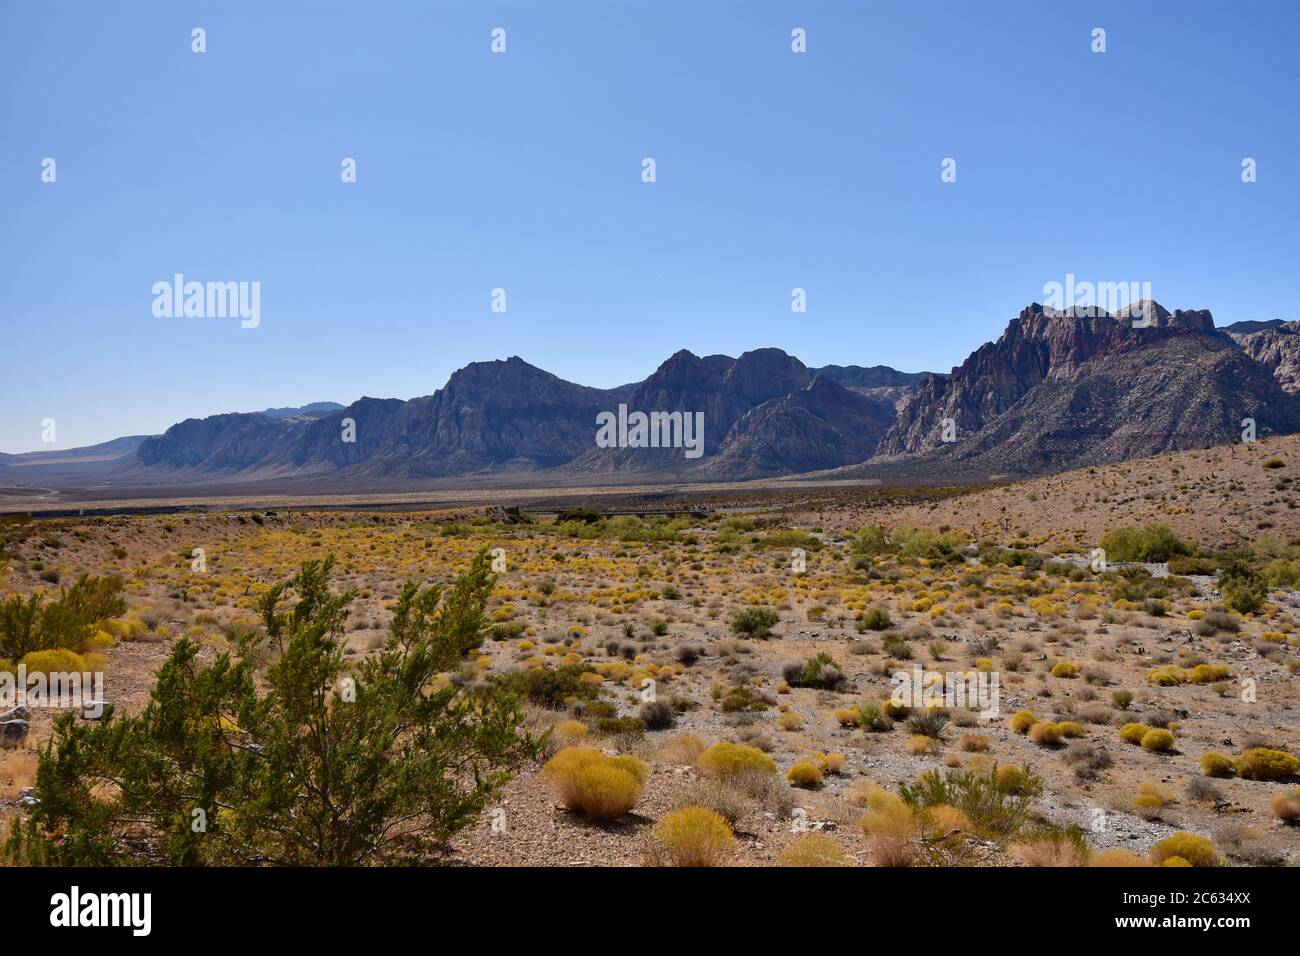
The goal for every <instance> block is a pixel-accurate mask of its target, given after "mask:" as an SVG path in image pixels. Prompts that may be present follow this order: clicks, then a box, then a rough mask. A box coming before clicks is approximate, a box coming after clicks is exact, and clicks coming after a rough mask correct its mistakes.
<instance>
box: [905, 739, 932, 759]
mask: <svg viewBox="0 0 1300 956" xmlns="http://www.w3.org/2000/svg"><path fill="white" fill-rule="evenodd" d="M938 749H939V741H938V739H937V738H935V737H927V736H926V735H925V734H912V736H910V737H908V738H907V752H908V753H909V754H912V755H913V756H917V755H919V754H928V753H935V752H937V751H938Z"/></svg>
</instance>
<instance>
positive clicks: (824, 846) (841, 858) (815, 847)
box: [776, 832, 849, 866]
mask: <svg viewBox="0 0 1300 956" xmlns="http://www.w3.org/2000/svg"><path fill="white" fill-rule="evenodd" d="M776 860H777V862H778V863H780V864H781V865H782V866H848V865H849V859H848V855H847V854H846V853H845V852H844V847H842V846H840V843H839V841H838V840H836V839H835V838H834V837H832V836H827V835H826V834H825V833H816V832H812V833H804V834H802V835H800V836H798V837H795V839H794V840H793V841H792V842H791V843H790V845H789V846H787V847H786V848H785V849H784V850H782V851H781V852H780V854H779V855H778V856H777V858H776Z"/></svg>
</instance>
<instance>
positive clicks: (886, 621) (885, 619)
mask: <svg viewBox="0 0 1300 956" xmlns="http://www.w3.org/2000/svg"><path fill="white" fill-rule="evenodd" d="M893 626H894V619H893V618H891V617H890V616H889V611H887V610H886V609H885V608H883V607H880V606H879V605H876V606H875V607H869V608H867V609H866V610H865V611H863V612H862V619H861V620H860V621H858V630H859V631H887V630H889V629H890V628H891V627H893Z"/></svg>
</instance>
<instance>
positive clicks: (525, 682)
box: [493, 664, 596, 710]
mask: <svg viewBox="0 0 1300 956" xmlns="http://www.w3.org/2000/svg"><path fill="white" fill-rule="evenodd" d="M594 672H595V668H593V667H590V666H589V665H587V664H564V665H562V666H560V667H530V668H527V669H525V670H520V671H515V672H513V673H510V674H502V675H500V676H499V677H494V678H493V681H494V683H495V684H496V685H497V686H498V687H499V688H500V689H501V690H503V691H505V692H507V693H509V694H513V695H514V696H516V697H520V698H526V699H527V700H529V701H531V702H532V703H534V704H537V705H539V706H541V707H549V708H551V709H552V710H559V709H561V708H563V707H566V706H568V704H569V701H570V700H572V699H575V698H576V699H577V700H590V699H591V698H593V697H595V696H596V686H595V685H593V684H590V683H588V682H587V681H584V680H583V679H582V675H583V674H589V673H594Z"/></svg>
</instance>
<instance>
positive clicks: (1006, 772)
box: [991, 763, 1037, 793]
mask: <svg viewBox="0 0 1300 956" xmlns="http://www.w3.org/2000/svg"><path fill="white" fill-rule="evenodd" d="M991 772H992V773H993V781H994V783H996V784H997V785H998V787H999V789H1002V790H1005V791H1007V792H1008V793H1024V792H1026V791H1027V790H1033V789H1034V781H1035V780H1036V779H1037V778H1035V777H1034V776H1033V775H1032V774H1030V773H1029V771H1027V770H1025V769H1024V768H1023V767H1017V766H1016V765H1015V764H1010V763H1007V764H1002V765H1001V766H1000V767H994V768H993V770H992V771H991Z"/></svg>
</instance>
